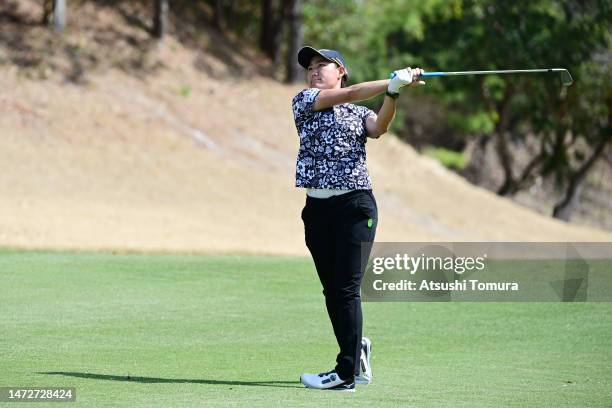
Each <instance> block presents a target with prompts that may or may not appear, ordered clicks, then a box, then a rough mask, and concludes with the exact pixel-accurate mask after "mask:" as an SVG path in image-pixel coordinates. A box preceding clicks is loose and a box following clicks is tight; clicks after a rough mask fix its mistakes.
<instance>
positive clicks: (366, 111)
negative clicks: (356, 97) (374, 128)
mask: <svg viewBox="0 0 612 408" xmlns="http://www.w3.org/2000/svg"><path fill="white" fill-rule="evenodd" d="M359 111H360V112H359V114H360V116H361V120H362V121H363V125H364V126H365V121H366V119H367V118H368V117H369V116H371V115H376V113H374V111H373V110H372V109H370V108H366V107H365V106H359Z"/></svg>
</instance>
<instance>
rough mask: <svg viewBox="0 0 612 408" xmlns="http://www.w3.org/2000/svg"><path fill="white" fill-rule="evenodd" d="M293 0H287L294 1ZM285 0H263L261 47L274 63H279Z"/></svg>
mask: <svg viewBox="0 0 612 408" xmlns="http://www.w3.org/2000/svg"><path fill="white" fill-rule="evenodd" d="M292 2H293V0H291V1H287V3H292ZM283 11H284V5H283V1H274V0H262V2H261V23H260V30H259V33H260V34H259V48H260V49H261V50H262V51H263V52H264V54H265V55H266V56H267V57H268V58H270V59H271V60H272V61H273V62H274V63H278V60H279V56H280V43H281V41H280V40H281V34H282V28H283Z"/></svg>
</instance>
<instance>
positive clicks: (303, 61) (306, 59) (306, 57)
mask: <svg viewBox="0 0 612 408" xmlns="http://www.w3.org/2000/svg"><path fill="white" fill-rule="evenodd" d="M315 55H320V56H321V57H323V58H325V59H326V60H328V61H332V62H335V63H336V64H338V65H339V66H342V67H344V70H345V72H346V74H345V75H344V76H346V79H348V67H347V66H346V63H345V62H344V57H343V56H342V54H340V53H339V52H338V51H336V50H328V49H326V48H321V49H320V50H317V49H315V48H312V47H309V46H306V47H302V48H301V49H300V50H299V51H298V63H299V64H300V65H301V66H303V67H304V69H308V65H310V60H311V59H312V57H314V56H315Z"/></svg>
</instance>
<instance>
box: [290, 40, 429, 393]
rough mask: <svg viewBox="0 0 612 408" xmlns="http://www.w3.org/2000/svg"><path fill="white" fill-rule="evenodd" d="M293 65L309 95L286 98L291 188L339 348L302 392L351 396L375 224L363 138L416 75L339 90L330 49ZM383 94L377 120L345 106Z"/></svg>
mask: <svg viewBox="0 0 612 408" xmlns="http://www.w3.org/2000/svg"><path fill="white" fill-rule="evenodd" d="M298 62H299V64H300V65H301V66H302V67H304V68H306V70H307V82H308V88H307V89H304V90H302V91H301V92H299V93H298V94H297V95H296V96H295V97H294V98H293V103H292V107H293V115H294V118H295V126H296V128H297V131H298V135H299V137H300V149H299V152H298V157H297V168H296V181H295V185H296V187H303V188H306V189H307V190H306V205H305V206H304V209H303V210H302V220H303V221H304V230H305V238H306V246H307V247H308V249H309V250H310V253H311V254H312V257H313V259H314V263H315V267H316V269H317V274H318V275H319V279H320V280H321V284H322V286H323V295H324V296H325V305H326V307H327V313H328V314H329V318H330V320H331V324H332V327H333V330H334V334H335V335H336V339H337V341H338V346H339V347H340V353H339V354H338V356H337V358H336V366H335V368H334V369H333V370H332V371H328V372H323V373H320V374H302V375H301V377H300V380H301V382H302V383H303V384H304V385H305V386H306V387H309V388H318V389H326V390H341V391H354V390H355V383H358V384H369V383H370V381H371V380H372V371H371V368H370V352H371V342H370V340H369V339H367V338H365V337H364V338H362V334H361V331H362V324H363V318H362V314H361V298H360V294H359V292H360V285H361V279H362V276H363V272H364V269H365V265H366V264H367V260H368V257H369V255H370V254H369V251H368V250H366V251H364V253H363V254H362V250H361V244H362V242H365V243H371V242H373V241H374V235H375V233H376V226H377V221H378V215H377V214H378V209H377V206H376V200H375V199H374V195H373V194H372V182H371V180H370V176H369V174H368V170H367V168H366V150H365V144H366V138H367V137H371V138H378V137H380V135H382V134H384V133H385V132H386V131H387V129H388V127H389V124H390V123H391V120H392V119H393V117H394V116H395V100H396V99H397V97H398V96H399V90H400V88H401V87H403V86H406V85H411V84H412V85H419V84H421V85H422V84H424V82H422V81H418V77H419V75H421V74H422V73H423V70H421V69H418V68H416V69H411V68H406V69H402V70H398V71H395V72H393V73H392V74H391V79H388V80H387V79H385V80H380V81H371V82H363V83H360V84H356V85H352V86H348V87H347V86H346V81H347V79H348V68H347V66H346V64H345V62H344V58H343V57H342V55H341V54H340V53H339V52H338V51H335V50H328V49H320V50H317V49H314V48H312V47H303V48H302V49H300V51H299V52H298ZM385 92H386V96H385V99H384V103H383V105H382V107H381V108H380V110H379V112H378V115H376V114H375V113H374V112H373V111H371V110H370V109H368V108H366V107H363V106H359V105H353V104H352V102H357V101H362V100H365V99H370V98H372V97H374V96H377V95H380V94H382V93H385Z"/></svg>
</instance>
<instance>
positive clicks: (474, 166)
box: [461, 134, 491, 186]
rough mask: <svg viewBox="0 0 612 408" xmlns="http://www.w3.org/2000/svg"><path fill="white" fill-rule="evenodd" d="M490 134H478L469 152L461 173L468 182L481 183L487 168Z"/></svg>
mask: <svg viewBox="0 0 612 408" xmlns="http://www.w3.org/2000/svg"><path fill="white" fill-rule="evenodd" d="M490 140H491V136H489V135H487V134H483V135H480V136H479V137H478V140H477V141H476V144H475V145H474V147H473V149H472V152H471V154H470V163H469V164H468V165H467V166H466V167H465V170H463V172H462V173H461V174H462V175H463V176H464V177H465V178H466V179H467V180H468V181H469V182H470V183H472V184H475V185H477V186H479V185H481V183H482V178H483V174H484V172H485V171H486V168H487V146H488V145H489V141H490Z"/></svg>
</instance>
